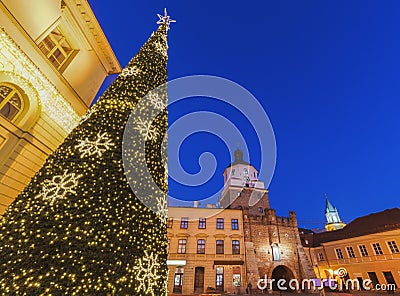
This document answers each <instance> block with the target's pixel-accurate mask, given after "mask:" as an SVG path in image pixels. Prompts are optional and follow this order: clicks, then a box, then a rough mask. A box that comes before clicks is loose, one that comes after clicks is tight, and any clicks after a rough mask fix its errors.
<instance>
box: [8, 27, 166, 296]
mask: <svg viewBox="0 0 400 296" xmlns="http://www.w3.org/2000/svg"><path fill="white" fill-rule="evenodd" d="M166 34H167V24H166V23H163V24H161V26H160V27H159V28H158V30H157V31H156V32H155V33H154V34H153V35H152V36H151V37H150V39H149V40H148V41H147V42H146V43H145V44H144V45H143V47H142V48H141V50H140V51H139V52H138V54H137V55H136V56H135V57H134V58H133V59H132V60H131V61H130V62H129V64H128V66H127V67H126V69H128V70H124V71H123V75H120V76H119V77H118V78H117V79H116V80H115V81H114V82H113V84H112V85H111V86H110V87H109V88H108V89H107V90H106V91H105V92H104V94H103V95H102V96H101V97H100V98H99V100H98V102H97V103H96V104H95V105H94V106H93V107H92V109H91V110H90V111H89V112H88V113H87V114H86V115H85V116H84V117H83V118H82V120H81V121H80V123H79V125H78V126H77V127H76V128H75V129H73V130H72V132H71V133H70V135H69V136H67V138H66V139H65V141H64V142H63V143H62V144H61V145H60V147H59V148H58V149H57V150H56V151H55V152H54V153H53V154H51V155H50V156H49V157H48V159H47V160H46V162H45V164H44V166H43V167H42V169H41V170H40V171H39V172H38V173H37V174H36V175H35V176H34V177H33V179H32V181H31V182H30V183H29V185H28V186H27V187H26V188H25V190H24V191H23V192H22V193H21V194H20V195H19V196H18V197H17V198H16V200H15V201H14V202H13V203H12V204H11V205H10V207H9V208H8V209H7V211H6V212H5V214H4V215H3V216H2V217H1V220H0V274H1V275H2V276H1V277H0V294H1V295H140V296H150V295H151V296H155V295H157V296H159V295H167V294H168V293H167V279H168V276H167V275H168V269H167V264H166V261H167V246H168V240H167V228H166V217H165V213H164V211H165V209H166V201H165V200H160V198H159V197H157V196H148V199H150V200H154V202H155V203H157V204H158V205H159V211H157V212H155V211H152V210H151V209H149V208H148V207H147V206H145V205H144V204H143V203H142V202H141V201H140V200H139V199H138V198H137V197H136V195H135V194H134V193H133V192H132V190H131V188H130V186H129V184H128V180H127V177H126V172H125V171H124V167H123V161H122V139H123V131H124V127H125V125H126V122H127V120H128V118H129V115H130V114H131V112H132V110H133V109H134V108H135V106H137V104H138V101H139V100H140V99H141V98H143V97H144V96H145V95H146V94H147V93H148V92H149V91H150V90H152V89H153V88H155V87H157V86H159V85H162V84H164V83H165V82H166V79H167V76H166V63H167V58H168V57H167V54H166V50H167V43H166V42H167V36H166ZM157 44H159V45H157ZM3 47H4V45H3ZM160 48H162V51H160ZM2 52H4V51H2ZM13 58H15V59H18V58H19V57H17V56H13ZM34 73H36V72H34V71H33V72H32V74H31V75H34ZM36 74H37V73H36ZM50 90H51V88H50ZM53 98H54V97H51V98H48V99H49V100H51V99H53ZM161 98H162V99H164V100H166V97H165V96H163V97H160V99H161ZM46 102H47V101H43V104H46ZM157 104H158V106H159V107H161V106H165V105H166V101H165V102H163V103H162V104H161V103H157ZM43 107H44V106H43ZM61 110H62V109H61ZM64 110H65V109H64ZM66 114H67V117H62V118H64V119H63V120H67V118H70V117H68V116H71V115H70V114H69V113H68V112H66ZM57 116H58V115H57ZM59 119H60V118H58V120H59ZM167 124H168V121H167V111H166V109H165V110H163V111H162V112H161V113H160V115H159V116H157V118H156V119H155V120H154V121H153V122H148V125H147V127H148V128H149V129H151V130H152V131H154V132H152V133H151V134H150V133H149V132H146V134H145V136H146V139H147V141H146V149H145V153H143V154H141V155H132V156H131V157H142V158H143V159H144V161H145V162H146V163H147V165H148V168H149V171H150V172H151V174H152V177H153V179H154V180H155V182H156V183H157V185H159V186H160V188H162V189H163V190H164V192H167V191H168V184H167V180H166V178H165V176H166V175H167V171H166V167H165V166H164V163H163V159H162V156H161V152H160V147H161V145H162V142H163V139H164V137H165V136H166V131H167ZM141 186H142V188H143V190H146V189H147V188H148V187H149V186H153V185H150V183H149V184H147V183H145V184H141ZM27 266H29V269H28V268H27Z"/></svg>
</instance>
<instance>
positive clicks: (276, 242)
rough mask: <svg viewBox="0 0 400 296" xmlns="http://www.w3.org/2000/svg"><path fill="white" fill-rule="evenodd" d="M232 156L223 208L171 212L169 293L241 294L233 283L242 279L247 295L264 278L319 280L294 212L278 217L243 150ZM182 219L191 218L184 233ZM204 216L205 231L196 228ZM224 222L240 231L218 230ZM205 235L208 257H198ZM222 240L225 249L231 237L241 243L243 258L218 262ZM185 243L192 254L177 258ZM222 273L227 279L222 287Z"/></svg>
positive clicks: (227, 173) (219, 260) (225, 258)
mask: <svg viewBox="0 0 400 296" xmlns="http://www.w3.org/2000/svg"><path fill="white" fill-rule="evenodd" d="M234 156H235V160H234V162H233V163H232V164H230V165H229V166H228V167H227V168H226V170H225V172H224V184H225V185H224V188H223V190H222V195H221V198H220V200H219V205H220V206H221V208H216V209H204V208H170V209H169V216H170V217H171V218H175V220H173V222H172V223H173V225H172V226H171V227H170V228H168V229H169V231H168V236H169V238H170V239H171V243H170V249H169V259H171V260H178V261H174V262H171V261H170V262H169V265H170V279H169V285H170V286H169V291H170V292H175V293H184V294H186V293H188V294H190V293H195V292H202V291H206V289H207V287H210V288H215V289H217V290H223V291H227V292H237V291H238V287H237V286H235V285H236V284H237V283H238V282H237V281H239V280H240V282H239V283H240V286H241V288H240V289H241V291H242V292H244V290H245V288H246V287H247V285H248V283H251V284H252V287H253V289H257V282H258V281H259V279H261V278H264V277H265V276H267V277H268V278H269V279H275V280H278V279H281V278H284V279H286V280H290V279H297V280H299V281H300V282H301V281H302V279H313V278H315V277H316V276H315V273H314V270H313V268H312V265H311V263H310V261H309V259H308V257H307V255H306V253H305V251H304V248H303V246H302V244H301V241H300V235H299V231H298V226H297V219H296V214H295V213H294V212H290V213H289V216H288V217H280V216H277V215H276V212H275V210H274V209H271V208H270V202H269V197H268V190H267V189H266V188H265V186H264V183H263V182H262V181H260V180H258V171H257V170H256V169H255V168H254V166H252V165H251V164H249V163H247V162H245V161H244V160H243V153H242V151H240V150H239V149H238V150H236V151H235V155H234ZM206 213H207V214H206ZM207 215H209V216H207ZM206 216H207V217H206ZM183 218H184V219H189V222H188V223H189V227H188V228H187V230H185V231H182V227H181V226H180V225H181V224H180V223H182V220H180V219H183ZM190 218H192V219H190ZM201 218H207V230H204V231H201V230H199V229H198V228H199V227H198V225H200V223H201V220H200V219H201ZM221 218H223V220H224V221H233V220H238V221H239V224H238V229H233V227H228V228H223V229H218V227H217V225H218V219H221ZM176 219H177V220H176ZM171 221H172V220H171ZM208 221H210V223H211V225H210V226H211V227H209V226H208V225H209V224H208V223H209V222H208ZM202 237H207V248H206V249H205V255H201V256H199V255H198V254H193V252H194V253H196V242H198V239H199V238H202ZM221 238H224V239H225V241H226V240H228V242H225V245H226V244H228V245H230V244H231V243H232V242H233V238H235V240H236V239H237V240H238V241H239V243H240V254H237V255H234V254H231V253H229V252H228V253H226V255H224V256H223V258H222V257H221V258H219V255H218V254H217V249H218V246H217V245H216V244H217V241H218V240H220V239H221ZM183 240H185V244H187V246H188V248H191V249H192V252H189V253H188V254H185V255H179V254H177V253H178V252H179V251H178V250H179V248H180V247H179V241H181V243H182V241H183ZM197 247H198V245H197ZM181 248H182V247H181ZM188 250H189V249H188ZM193 250H194V251H193ZM232 250H233V249H232ZM179 260H182V261H179ZM171 264H175V266H172V265H171ZM178 264H180V265H179V266H176V265H178ZM200 269H201V270H202V271H201V272H203V270H204V272H205V273H206V277H205V280H204V282H203V281H200V284H199V281H198V278H197V277H196V271H197V274H198V273H199V272H200V271H198V270H200ZM222 271H223V272H224V276H223V283H222V285H221V282H220V281H221V272H222ZM239 273H240V276H238V275H239ZM177 275H178V277H177ZM180 280H182V281H183V284H182V289H176V285H177V283H178V284H179V281H180ZM235 280H236V284H235Z"/></svg>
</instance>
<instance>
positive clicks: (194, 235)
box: [168, 208, 246, 294]
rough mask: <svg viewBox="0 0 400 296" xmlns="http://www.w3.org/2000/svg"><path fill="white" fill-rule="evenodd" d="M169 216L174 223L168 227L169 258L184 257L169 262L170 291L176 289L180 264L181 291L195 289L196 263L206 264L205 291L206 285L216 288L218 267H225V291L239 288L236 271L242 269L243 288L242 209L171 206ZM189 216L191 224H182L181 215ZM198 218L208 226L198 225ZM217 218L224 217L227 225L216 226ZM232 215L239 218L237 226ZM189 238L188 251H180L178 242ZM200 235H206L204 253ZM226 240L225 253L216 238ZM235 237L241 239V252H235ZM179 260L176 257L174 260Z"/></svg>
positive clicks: (242, 281)
mask: <svg viewBox="0 0 400 296" xmlns="http://www.w3.org/2000/svg"><path fill="white" fill-rule="evenodd" d="M168 215H169V217H171V218H173V224H172V226H171V227H170V228H168V239H169V252H168V260H183V261H184V264H183V263H182V262H181V263H180V264H179V262H178V263H172V265H171V261H169V262H170V265H169V282H168V283H169V284H168V290H169V292H170V293H172V292H173V290H174V278H175V272H176V269H177V267H178V268H183V269H184V274H183V284H182V291H181V292H182V294H191V293H194V285H195V284H194V282H195V270H196V267H204V271H205V275H204V285H203V287H204V288H203V291H197V292H206V291H207V287H212V288H216V277H217V275H216V272H217V268H218V267H223V270H224V276H223V282H224V291H227V292H237V291H238V288H237V287H235V286H234V285H233V273H234V271H237V270H238V271H239V272H240V275H241V286H242V287H241V288H239V289H242V291H243V287H245V286H246V278H245V274H246V272H245V266H244V262H245V255H244V250H245V247H244V240H243V220H242V212H241V211H240V210H228V209H225V210H222V209H208V208H169V209H168ZM182 217H188V218H189V222H188V228H187V229H182V228H181V218H182ZM199 218H206V229H199ZM217 218H223V219H224V229H217V227H216V225H217ZM232 219H237V220H238V226H239V227H238V229H237V230H236V229H232V224H231V223H232ZM180 239H186V240H187V244H186V252H185V253H184V254H179V253H178V242H179V240H180ZM198 239H205V240H206V246H205V254H197V241H198ZM217 240H224V254H216V241H217ZM232 240H239V242H240V253H239V254H232ZM175 262H176V261H175Z"/></svg>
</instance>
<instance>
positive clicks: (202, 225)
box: [198, 218, 207, 229]
mask: <svg viewBox="0 0 400 296" xmlns="http://www.w3.org/2000/svg"><path fill="white" fill-rule="evenodd" d="M198 228H199V229H206V228H207V219H206V218H199V225H198Z"/></svg>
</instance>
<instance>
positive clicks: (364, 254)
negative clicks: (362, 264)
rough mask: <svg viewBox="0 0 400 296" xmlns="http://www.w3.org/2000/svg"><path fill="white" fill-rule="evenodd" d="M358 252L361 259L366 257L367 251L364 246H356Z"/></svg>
mask: <svg viewBox="0 0 400 296" xmlns="http://www.w3.org/2000/svg"><path fill="white" fill-rule="evenodd" d="M358 250H359V251H360V254H361V257H368V256H369V253H368V249H367V246H366V245H358Z"/></svg>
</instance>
